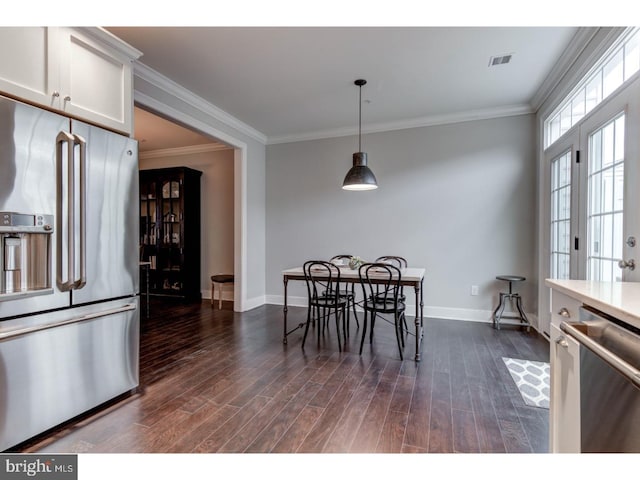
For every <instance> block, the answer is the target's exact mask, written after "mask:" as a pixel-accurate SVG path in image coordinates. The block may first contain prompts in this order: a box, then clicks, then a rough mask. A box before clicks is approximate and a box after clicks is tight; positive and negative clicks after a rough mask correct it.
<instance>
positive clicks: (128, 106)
mask: <svg viewBox="0 0 640 480" xmlns="http://www.w3.org/2000/svg"><path fill="white" fill-rule="evenodd" d="M103 40H104V41H103ZM0 45H2V46H3V47H5V46H8V48H1V49H0V92H4V93H6V94H9V95H11V96H13V97H16V98H18V99H21V100H25V101H27V102H30V103H34V104H37V105H41V106H45V107H48V108H51V109H54V110H58V111H63V112H65V113H67V114H68V115H70V116H73V117H76V118H78V119H81V120H86V121H89V122H91V123H94V124H97V125H100V126H103V127H106V128H109V129H111V130H115V131H118V132H122V133H125V134H131V133H133V60H134V59H135V58H137V56H139V53H140V52H137V51H136V50H135V49H133V48H132V47H130V46H129V45H126V44H124V43H121V42H120V41H119V40H118V39H116V38H115V37H113V36H108V35H107V34H105V33H104V32H103V31H101V30H99V29H89V28H83V29H75V28H63V27H2V28H0Z"/></svg>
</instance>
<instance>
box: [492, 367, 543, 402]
mask: <svg viewBox="0 0 640 480" xmlns="http://www.w3.org/2000/svg"><path fill="white" fill-rule="evenodd" d="M502 360H503V361H504V364H505V365H506V366H507V369H509V373H510V374H511V378H513V381H514V382H516V385H517V387H518V390H520V394H521V395H522V399H523V400H524V403H526V404H527V405H530V406H532V407H540V408H549V364H548V363H546V362H533V361H531V360H519V359H516V358H507V357H502Z"/></svg>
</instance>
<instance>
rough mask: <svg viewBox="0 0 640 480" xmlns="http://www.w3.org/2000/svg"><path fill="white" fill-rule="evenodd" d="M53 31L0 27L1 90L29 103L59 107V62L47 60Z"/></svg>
mask: <svg viewBox="0 0 640 480" xmlns="http://www.w3.org/2000/svg"><path fill="white" fill-rule="evenodd" d="M55 30H56V29H55V28H48V27H3V28H0V45H2V48H0V91H1V92H6V93H8V94H10V95H13V96H15V97H17V98H20V99H23V100H26V101H28V102H32V103H36V104H38V105H44V106H46V107H51V108H59V104H58V97H56V96H55V92H56V89H57V88H58V63H57V62H55V61H50V59H49V54H50V45H51V44H52V43H54V42H55V36H56V35H55Z"/></svg>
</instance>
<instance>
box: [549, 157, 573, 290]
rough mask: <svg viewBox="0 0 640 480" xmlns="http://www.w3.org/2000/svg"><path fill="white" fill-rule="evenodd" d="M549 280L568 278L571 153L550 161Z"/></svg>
mask: <svg viewBox="0 0 640 480" xmlns="http://www.w3.org/2000/svg"><path fill="white" fill-rule="evenodd" d="M550 242H551V258H550V266H551V272H550V273H551V278H560V279H563V278H570V271H569V270H570V269H569V265H570V255H571V250H570V246H571V151H568V152H565V153H563V154H562V155H560V156H559V157H556V158H554V159H553V160H552V161H551V225H550Z"/></svg>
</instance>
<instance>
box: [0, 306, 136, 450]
mask: <svg viewBox="0 0 640 480" xmlns="http://www.w3.org/2000/svg"><path fill="white" fill-rule="evenodd" d="M38 317H40V318H38ZM38 317H31V318H30V319H29V322H28V323H24V322H23V323H22V324H18V323H16V324H14V325H9V324H8V322H3V323H4V325H3V327H2V328H1V329H0V451H4V450H7V449H9V448H10V447H12V446H15V445H17V444H18V443H21V442H23V441H25V440H27V439H29V438H31V437H33V436H35V435H38V434H40V433H42V432H44V431H46V430H48V429H50V428H52V427H54V426H56V425H59V424H60V423H63V422H65V421H66V420H69V419H71V418H73V417H75V416H77V415H79V414H81V413H83V412H85V411H87V410H90V409H91V408H93V407H96V406H98V405H100V404H102V403H104V402H106V401H108V400H110V399H112V398H114V397H116V396H118V395H120V394H122V393H125V392H128V391H130V390H131V389H133V388H135V387H136V386H137V385H138V358H139V336H140V334H139V311H138V300H137V298H133V299H130V300H129V299H128V300H127V301H120V302H108V303H104V304H98V305H92V306H91V307H87V308H81V309H70V310H66V311H64V312H56V313H55V314H52V315H40V316H38ZM38 320H39V322H38Z"/></svg>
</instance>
